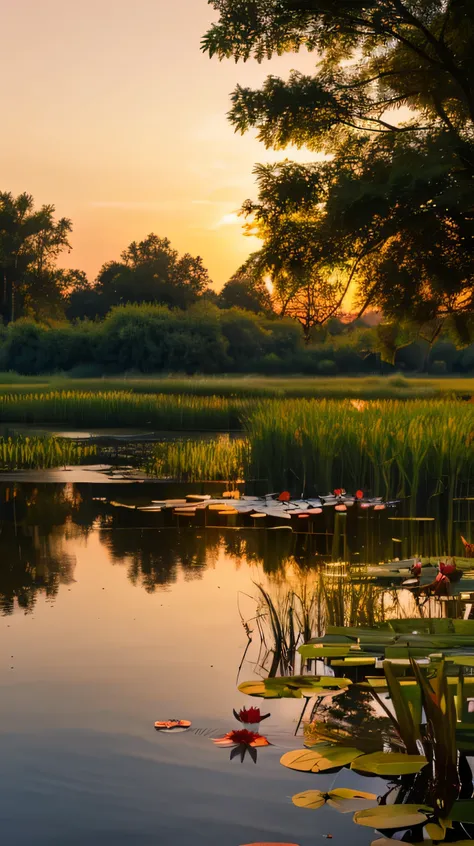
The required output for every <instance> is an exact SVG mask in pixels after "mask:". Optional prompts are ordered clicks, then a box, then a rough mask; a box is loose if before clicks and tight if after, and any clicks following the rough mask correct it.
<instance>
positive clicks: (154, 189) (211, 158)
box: [0, 0, 313, 288]
mask: <svg viewBox="0 0 474 846" xmlns="http://www.w3.org/2000/svg"><path fill="white" fill-rule="evenodd" d="M213 15H214V13H213V11H212V10H211V8H210V7H209V6H208V4H207V0H135V2H134V3H131V2H130V0H66V2H65V0H41V2H40V0H8V1H7V0H4V2H3V3H2V2H0V27H1V32H2V50H1V52H0V67H1V74H2V79H3V81H4V85H3V86H2V88H3V90H2V101H3V103H2V105H3V108H2V126H1V143H0V168H1V170H0V173H1V180H0V189H1V190H4V191H11V192H13V193H15V194H17V193H20V192H22V191H27V192H29V193H31V194H33V196H34V197H35V200H36V202H37V204H41V203H53V204H55V206H56V210H57V214H58V215H61V216H62V215H64V216H67V217H70V218H72V221H73V224H74V233H73V237H72V243H73V251H72V253H71V254H70V255H65V256H64V258H63V259H62V261H61V263H62V264H63V265H64V266H69V267H78V268H82V269H83V270H85V271H86V272H87V273H88V275H89V277H90V278H91V279H93V278H94V276H95V275H96V273H97V271H98V270H99V268H100V266H101V265H102V263H103V262H105V261H108V260H110V259H114V258H118V257H119V254H120V252H121V250H122V249H124V248H125V247H126V246H127V245H128V244H129V243H130V242H131V241H132V240H136V239H140V238H143V237H145V236H146V235H147V234H148V233H149V232H151V231H154V232H156V233H157V234H158V235H160V236H167V237H168V238H170V239H171V241H172V244H173V246H175V247H176V248H177V249H178V250H179V251H180V252H184V251H189V252H191V253H193V254H200V255H202V257H203V259H204V262H205V264H206V265H207V267H208V268H209V271H210V273H211V278H212V279H213V281H214V283H215V286H216V288H220V287H221V286H222V284H223V283H224V282H225V281H226V280H227V279H228V278H229V276H230V275H231V274H232V272H233V271H234V270H235V269H236V268H237V267H238V265H239V264H241V263H242V261H244V260H245V258H246V257H247V256H248V254H249V253H250V252H251V251H252V250H254V249H255V248H256V246H258V241H256V239H253V238H252V239H249V238H247V237H245V236H244V235H243V234H242V231H241V226H242V222H241V220H240V219H236V216H235V211H236V210H237V209H238V208H239V206H240V204H241V202H242V201H243V200H244V199H246V198H247V197H249V196H255V186H254V178H253V176H252V169H253V166H254V164H255V162H262V161H274V160H277V159H283V158H285V157H287V156H289V157H291V158H298V160H308V158H309V155H308V153H305V152H304V151H301V152H298V151H294V150H290V151H286V152H285V153H275V152H272V151H269V152H267V151H265V149H264V147H263V146H262V145H261V144H260V143H259V142H258V141H257V140H256V138H255V137H254V136H251V135H247V136H244V137H242V136H240V135H235V134H234V131H233V129H232V127H231V126H230V125H229V124H228V122H227V120H226V112H227V110H228V108H229V95H230V93H231V91H232V89H233V88H234V86H235V84H236V83H237V82H240V83H242V84H246V85H251V86H257V85H259V84H260V83H261V82H262V81H263V79H264V78H265V76H266V75H267V74H268V73H270V72H271V73H276V74H282V75H286V74H287V73H288V71H289V70H290V69H291V68H292V67H298V68H301V69H303V70H310V68H311V66H312V64H313V59H311V58H310V57H307V56H294V55H293V56H285V57H282V58H280V59H275V60H272V62H270V63H269V62H265V63H264V64H262V65H260V66H259V65H258V64H257V63H255V62H251V63H248V64H246V65H243V64H238V65H236V64H235V63H234V62H232V61H226V62H222V63H219V62H218V60H217V59H213V60H210V59H209V57H208V56H207V55H204V54H202V52H201V51H200V39H201V37H202V35H203V34H204V32H205V31H206V29H207V28H208V26H209V24H210V23H211V22H212V20H213Z"/></svg>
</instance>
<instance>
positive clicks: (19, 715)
mask: <svg viewBox="0 0 474 846" xmlns="http://www.w3.org/2000/svg"><path fill="white" fill-rule="evenodd" d="M102 493H103V491H102ZM129 513H131V512H127V510H126V509H124V510H123V511H119V514H118V516H117V517H115V516H114V513H112V514H111V513H110V509H107V508H105V506H104V504H103V502H101V501H99V500H97V499H95V498H94V496H93V486H89V487H88V488H84V489H81V488H80V486H74V485H44V486H33V485H24V486H17V488H16V496H15V497H13V488H11V487H8V486H7V485H5V484H4V485H3V486H2V487H1V513H0V521H1V534H0V613H1V615H2V616H1V617H0V734H1V736H0V818H1V820H2V832H3V836H4V839H5V841H6V842H8V843H9V844H14V846H23V844H25V846H26V844H28V846H30V844H31V843H35V844H48V846H52V845H53V844H58V846H59V844H61V846H63V844H71V846H72V844H77V845H78V846H83V844H84V846H85V844H96V843H97V844H99V843H100V844H114V846H118V845H119V844H137V845H138V844H139V845H140V846H141V845H142V844H143V846H145V845H146V846H148V844H150V846H151V844H153V846H156V844H163V845H164V846H165V844H166V846H167V845H168V844H170V846H171V844H173V846H240V844H247V843H254V842H256V841H277V842H283V841H288V842H291V843H295V844H299V846H311V844H317V843H319V842H322V841H323V839H324V836H325V835H328V834H331V835H332V839H333V840H334V842H339V843H341V842H343V839H346V840H347V838H348V837H350V839H351V842H353V843H356V844H368V843H369V842H370V841H371V840H372V839H374V837H373V836H372V831H369V830H367V829H364V828H361V827H358V826H355V825H353V824H352V822H351V815H347V816H343V815H341V814H338V813H337V812H336V811H335V810H333V809H332V808H330V807H328V806H326V807H324V808H322V809H321V810H319V811H316V812H312V811H305V810H301V809H299V808H297V807H295V806H294V805H292V802H291V796H292V795H293V794H295V793H297V792H300V791H303V790H306V789H309V788H317V789H319V790H326V789H329V788H330V787H332V786H344V787H358V786H361V789H363V790H366V791H371V792H373V793H375V794H377V795H379V794H380V793H382V792H383V789H384V788H383V782H381V781H380V780H379V779H375V778H364V779H362V778H361V777H360V776H357V775H356V774H355V773H353V772H351V771H348V770H345V771H343V773H339V774H336V775H334V774H330V775H319V776H317V777H314V776H313V777H312V776H311V775H307V774H304V773H297V772H292V771H290V770H287V769H285V768H284V767H282V766H280V764H279V759H280V757H281V755H282V754H283V752H285V751H287V750H289V749H295V748H298V747H301V746H302V742H301V739H300V740H298V741H297V740H295V738H294V737H293V735H294V731H295V728H296V724H297V720H298V717H299V712H300V708H301V706H300V704H299V703H298V701H291V700H287V701H270V702H268V703H266V704H268V708H265V710H268V711H271V718H270V719H269V720H267V721H266V722H265V723H264V724H263V726H264V727H265V728H264V729H263V727H262V731H264V733H265V735H266V736H267V737H268V738H269V740H270V741H271V742H272V744H273V745H272V746H270V747H268V748H265V749H262V750H259V754H258V761H257V764H256V765H255V764H254V763H253V762H252V761H251V760H250V758H248V757H246V759H245V760H244V762H243V763H241V762H240V759H235V760H233V761H230V759H229V750H228V749H220V748H218V747H216V746H215V745H214V744H213V742H212V737H219V736H221V735H223V734H225V733H226V732H228V731H230V730H231V729H234V728H237V727H238V724H237V723H236V722H235V720H234V718H233V716H232V709H233V708H236V709H237V710H238V709H239V708H240V707H242V706H244V705H247V706H249V705H250V704H256V705H258V704H260V703H259V701H258V700H250V699H249V698H248V697H245V696H243V695H242V694H240V693H239V692H238V691H237V687H236V685H237V678H238V674H239V667H241V664H242V661H243V656H244V652H245V649H246V647H247V646H248V638H247V634H246V630H245V628H244V626H243V624H242V621H243V620H244V621H249V620H250V621H251V620H252V617H255V614H256V607H257V606H256V602H255V600H254V597H255V596H256V590H257V589H256V583H259V584H262V585H263V586H264V587H266V588H268V589H269V590H271V591H274V592H275V595H276V594H277V593H278V591H280V592H281V591H282V590H284V588H285V585H286V584H287V582H288V583H289V582H290V581H291V579H292V578H294V572H295V565H299V566H302V565H308V566H310V564H311V562H310V561H309V562H308V561H306V562H305V560H304V554H303V552H302V550H301V548H299V552H298V548H297V547H296V548H295V546H294V540H292V539H291V537H290V533H289V532H283V531H282V532H266V531H264V530H254V531H253V532H252V531H251V530H243V531H240V530H234V531H232V530H224V529H222V530H221V529H199V528H176V527H171V526H170V527H163V526H158V525H157V524H154V523H153V519H152V517H149V518H147V517H145V516H143V518H142V521H141V522H142V524H141V525H135V524H134V522H133V520H131V519H128V516H127V515H128V514H129ZM289 538H290V540H289ZM288 543H290V545H291V544H293V546H292V547H291V550H290V551H292V553H295V549H296V552H297V555H296V558H295V557H294V555H293V557H292V558H291V564H290V563H288V562H289V560H290V558H287V552H288V550H287V545H288ZM309 572H311V571H309ZM249 626H250V629H251V630H252V631H253V632H254V634H255V625H254V623H252V622H250V623H249ZM255 646H256V644H255V643H252V644H251V645H250V649H249V650H248V652H247V654H246V657H245V659H244V661H243V665H242V667H241V669H240V676H239V678H240V681H242V680H245V679H246V678H253V677H256V676H257V675H258V674H259V670H258V667H257V668H256V667H255V662H256V660H257V657H258V650H256V649H255V648H254V647H255ZM168 718H186V719H190V720H192V724H193V727H192V730H190V731H189V732H185V733H180V734H174V735H173V734H171V735H170V734H168V735H163V734H161V733H157V732H155V730H154V728H153V723H154V721H155V720H159V719H163V720H164V719H168ZM314 779H316V781H314ZM342 781H343V784H342ZM316 782H317V783H316Z"/></svg>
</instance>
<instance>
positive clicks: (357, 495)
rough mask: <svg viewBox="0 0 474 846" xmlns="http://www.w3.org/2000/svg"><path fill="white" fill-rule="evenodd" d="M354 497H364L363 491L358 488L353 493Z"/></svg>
mask: <svg viewBox="0 0 474 846" xmlns="http://www.w3.org/2000/svg"><path fill="white" fill-rule="evenodd" d="M355 495H356V499H363V498H364V491H361V490H358V491H356V493H355Z"/></svg>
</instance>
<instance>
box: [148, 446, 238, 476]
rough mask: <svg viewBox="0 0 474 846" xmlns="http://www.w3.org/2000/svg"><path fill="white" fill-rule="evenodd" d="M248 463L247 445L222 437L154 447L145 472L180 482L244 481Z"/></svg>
mask: <svg viewBox="0 0 474 846" xmlns="http://www.w3.org/2000/svg"><path fill="white" fill-rule="evenodd" d="M248 464H249V460H248V442H247V441H245V440H243V439H238V440H231V439H230V438H229V437H227V436H222V437H220V438H217V439H213V440H183V441H162V442H160V443H158V444H155V446H154V449H153V455H152V457H151V458H150V460H149V461H148V464H147V466H146V470H147V472H148V473H149V474H150V475H152V476H158V477H160V478H172V479H176V480H178V481H180V482H199V481H211V480H213V481H226V482H227V481H228V482H238V481H241V480H242V479H243V478H244V474H245V472H246V468H247V467H248Z"/></svg>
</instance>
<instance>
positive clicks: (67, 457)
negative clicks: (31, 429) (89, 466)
mask: <svg viewBox="0 0 474 846" xmlns="http://www.w3.org/2000/svg"><path fill="white" fill-rule="evenodd" d="M96 453H97V449H96V447H95V446H94V445H93V444H92V445H90V446H83V445H81V444H76V443H73V442H72V441H69V440H65V439H60V438H36V437H35V438H24V437H20V436H19V437H15V438H0V471H1V470H31V469H33V470H47V469H48V468H51V467H64V466H66V465H72V464H82V463H84V462H86V461H88V460H89V459H90V458H91V457H92V456H95V455H96Z"/></svg>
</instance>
